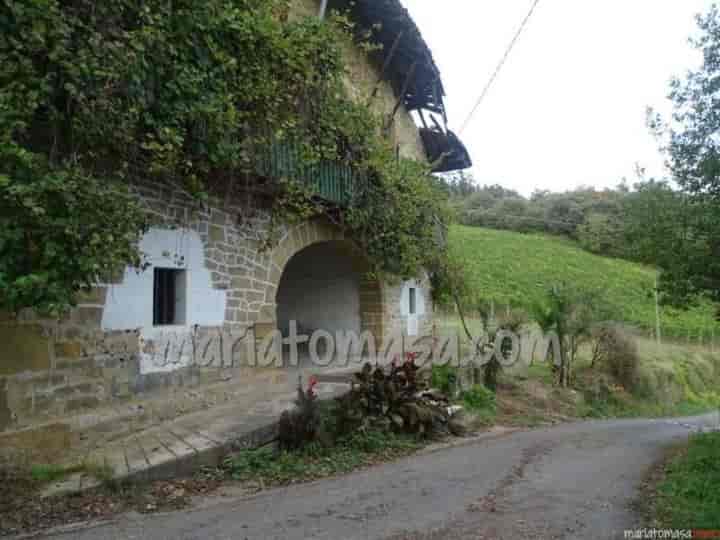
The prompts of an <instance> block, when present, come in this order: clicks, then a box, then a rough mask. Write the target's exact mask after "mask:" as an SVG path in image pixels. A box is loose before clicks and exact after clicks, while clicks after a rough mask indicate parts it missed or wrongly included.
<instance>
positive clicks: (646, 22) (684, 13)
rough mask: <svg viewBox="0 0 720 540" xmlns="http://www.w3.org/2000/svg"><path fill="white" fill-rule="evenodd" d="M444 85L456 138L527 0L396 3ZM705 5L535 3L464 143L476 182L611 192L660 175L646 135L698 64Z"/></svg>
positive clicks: (586, 0)
mask: <svg viewBox="0 0 720 540" xmlns="http://www.w3.org/2000/svg"><path fill="white" fill-rule="evenodd" d="M403 2H404V3H405V5H406V6H407V7H408V9H409V10H410V12H411V13H412V15H413V17H414V18H415V20H416V22H417V24H418V26H419V27H420V29H421V31H422V33H423V35H424V37H425V39H426V40H427V41H428V43H429V45H430V47H431V48H432V50H433V54H434V56H435V60H436V62H437V63H438V65H439V67H440V70H441V72H442V75H443V80H444V82H445V86H446V91H447V94H448V95H447V98H446V103H447V106H448V112H449V116H450V126H451V129H454V130H457V129H459V128H460V125H461V124H462V122H463V120H464V118H465V117H466V116H467V114H468V113H469V111H470V110H471V109H472V107H473V104H474V102H475V101H476V100H477V98H478V97H479V95H480V93H481V91H482V88H483V86H484V85H485V83H486V82H487V80H488V78H489V76H490V75H491V73H492V72H493V70H494V69H495V65H496V64H497V62H498V61H499V60H500V58H501V57H502V55H503V53H504V50H505V48H506V47H507V45H508V43H509V41H510V40H511V39H512V36H513V35H514V33H515V32H516V31H517V28H518V26H519V24H520V22H521V21H522V19H523V17H524V16H525V15H526V14H527V11H528V10H529V8H530V5H531V4H532V0H443V1H442V2H439V1H438V0H403ZM711 4H712V1H711V0H540V3H539V6H538V8H537V10H536V12H535V14H534V15H533V18H532V19H531V21H530V23H529V26H528V27H527V28H526V30H525V32H524V33H523V35H522V37H521V39H520V41H519V42H518V43H517V45H516V47H515V49H514V51H513V53H512V55H511V56H510V59H509V60H508V62H507V64H506V65H505V67H504V68H503V71H502V72H501V74H500V77H499V78H498V79H497V80H496V82H495V84H494V86H493V88H492V90H491V91H490V94H489V95H488V96H487V98H486V99H485V101H484V103H483V104H482V105H481V108H480V109H479V110H478V111H477V113H476V115H475V117H474V119H473V121H472V124H470V126H469V127H468V128H467V130H466V131H465V132H464V133H463V134H462V139H463V140H464V142H465V143H466V145H467V147H468V149H469V150H470V153H471V154H472V157H473V161H474V165H475V166H474V169H473V173H474V175H475V178H476V179H477V180H478V182H479V183H481V184H486V183H499V184H501V185H503V186H505V187H510V188H513V189H516V190H518V191H520V192H521V193H523V194H526V195H528V194H530V193H532V191H533V190H534V189H536V188H540V189H551V190H566V189H572V188H574V187H576V186H579V185H594V186H598V187H604V186H615V185H617V184H618V183H619V182H620V180H621V179H622V178H623V177H628V178H629V179H630V180H631V181H632V179H633V178H634V172H633V171H634V168H635V163H639V164H640V165H641V166H643V167H646V168H647V170H648V173H649V174H652V175H656V176H657V175H662V174H663V166H662V163H663V160H662V157H661V156H660V154H659V152H658V151H657V144H656V142H655V140H654V139H653V137H652V136H651V135H650V134H649V132H648V130H647V127H646V125H645V120H646V116H645V111H646V108H647V107H648V106H653V107H655V108H657V109H660V110H663V108H664V110H668V108H667V99H666V95H667V92H668V82H669V80H670V78H671V77H672V76H673V75H682V74H683V73H685V72H686V71H687V70H688V69H690V68H692V67H694V66H696V65H697V64H698V62H699V55H698V54H697V53H696V52H695V51H694V50H693V49H692V48H691V47H690V46H689V45H688V42H687V39H688V37H689V36H690V35H691V34H693V33H695V31H696V28H697V27H696V24H695V19H694V15H695V14H696V13H698V12H701V11H702V12H704V11H706V10H707V9H708V7H709V6H710V5H711Z"/></svg>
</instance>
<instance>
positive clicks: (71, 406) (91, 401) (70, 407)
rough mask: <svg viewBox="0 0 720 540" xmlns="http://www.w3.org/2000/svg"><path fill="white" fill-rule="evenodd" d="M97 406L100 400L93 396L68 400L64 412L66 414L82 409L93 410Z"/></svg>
mask: <svg viewBox="0 0 720 540" xmlns="http://www.w3.org/2000/svg"><path fill="white" fill-rule="evenodd" d="M98 405H100V400H99V399H98V398H96V397H95V396H82V397H77V398H73V399H69V400H68V401H67V403H66V404H65V410H66V411H67V412H74V411H79V410H83V409H94V408H95V407H97V406H98Z"/></svg>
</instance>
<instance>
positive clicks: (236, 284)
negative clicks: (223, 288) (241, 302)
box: [232, 277, 252, 290]
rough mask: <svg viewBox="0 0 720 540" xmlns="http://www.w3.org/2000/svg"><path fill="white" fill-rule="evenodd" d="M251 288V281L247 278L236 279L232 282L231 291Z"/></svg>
mask: <svg viewBox="0 0 720 540" xmlns="http://www.w3.org/2000/svg"><path fill="white" fill-rule="evenodd" d="M251 287H252V284H251V281H250V279H249V278H247V277H236V278H233V280H232V288H233V289H238V290H242V289H250V288H251Z"/></svg>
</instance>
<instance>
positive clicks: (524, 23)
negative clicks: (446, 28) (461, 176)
mask: <svg viewBox="0 0 720 540" xmlns="http://www.w3.org/2000/svg"><path fill="white" fill-rule="evenodd" d="M539 3H540V0H535V1H534V2H533V5H532V7H531V8H530V11H529V12H528V14H527V15H526V16H525V18H524V19H523V21H522V23H521V24H520V28H518V31H517V33H516V34H515V37H513V39H512V41H511V42H510V45H508V48H507V50H506V51H505V54H504V55H503V57H502V59H501V60H500V62H499V63H498V65H497V67H496V68H495V71H494V73H493V74H492V76H491V77H490V80H488V82H487V84H486V85H485V88H484V89H483V91H482V94H480V98H479V99H478V100H477V102H476V103H475V106H474V107H473V109H472V111H470V114H469V115H468V117H467V118H466V119H465V122H463V125H462V127H461V128H460V131H459V133H460V134H462V132H463V131H465V128H467V127H468V125H469V124H470V121H471V120H472V118H473V116H475V113H476V112H477V110H478V109H479V108H480V105H481V104H482V102H483V101H484V100H485V97H486V96H487V94H488V92H489V91H490V88H491V87H492V85H493V83H494V82H495V79H497V77H498V75H499V74H500V71H501V70H502V68H503V66H504V65H505V62H507V59H508V57H509V56H510V53H511V52H512V50H513V48H514V47H515V44H516V43H517V41H518V39H520V36H521V35H522V33H523V30H525V27H526V26H527V23H528V22H529V21H530V18H531V17H532V15H533V13H534V12H535V8H537V5H538V4H539Z"/></svg>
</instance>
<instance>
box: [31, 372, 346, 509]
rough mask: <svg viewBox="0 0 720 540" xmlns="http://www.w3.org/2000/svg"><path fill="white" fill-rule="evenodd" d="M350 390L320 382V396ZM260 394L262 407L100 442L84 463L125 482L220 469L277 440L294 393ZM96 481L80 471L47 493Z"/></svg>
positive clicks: (236, 408) (217, 411) (219, 410)
mask: <svg viewBox="0 0 720 540" xmlns="http://www.w3.org/2000/svg"><path fill="white" fill-rule="evenodd" d="M347 389H348V385H346V384H338V383H325V384H320V385H318V395H319V397H320V399H332V398H333V397H335V396H338V395H340V394H342V393H344V392H346V391H347ZM259 395H261V393H257V394H255V395H254V397H255V398H258V396H259ZM262 395H264V399H263V401H262V402H260V403H261V406H260V407H254V406H251V404H249V403H238V404H231V405H224V406H222V407H215V408H213V409H210V410H207V411H201V412H197V413H194V414H189V415H185V416H182V417H179V418H177V419H175V420H173V421H170V422H164V423H162V424H160V425H155V426H152V427H148V428H146V429H143V430H141V431H137V432H135V433H132V434H129V435H127V436H125V437H123V438H120V439H118V440H115V441H112V442H109V443H107V444H104V445H100V446H98V447H97V448H94V449H93V450H91V451H89V452H88V453H87V454H86V455H85V456H84V458H83V459H82V460H80V461H82V462H84V463H87V464H90V465H92V466H94V467H98V466H104V467H106V468H108V469H110V470H112V477H113V479H114V480H116V481H121V482H143V481H153V480H162V479H168V478H174V477H182V476H187V475H190V474H193V473H195V472H197V471H198V470H199V468H200V467H203V466H206V467H216V466H218V465H220V464H221V463H222V461H223V460H224V459H225V457H226V456H227V455H228V454H230V453H232V452H234V451H237V450H240V449H243V448H257V447H259V446H263V445H266V444H268V443H270V442H272V441H274V440H275V439H276V438H277V421H278V417H279V413H280V412H281V411H282V410H284V409H285V408H288V407H291V406H292V399H293V398H294V394H292V393H289V392H275V393H273V392H270V391H265V392H263V393H262ZM258 411H261V412H258ZM74 463H77V460H76V461H74ZM98 483H99V481H98V480H97V479H95V478H93V477H91V476H89V475H87V474H76V475H72V476H71V477H69V478H67V479H65V480H63V481H60V482H57V483H54V484H52V485H50V486H48V488H47V489H46V490H45V492H44V496H46V497H47V496H52V495H57V494H62V493H72V492H77V491H82V490H85V489H90V488H92V487H96V486H97V485H98Z"/></svg>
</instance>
